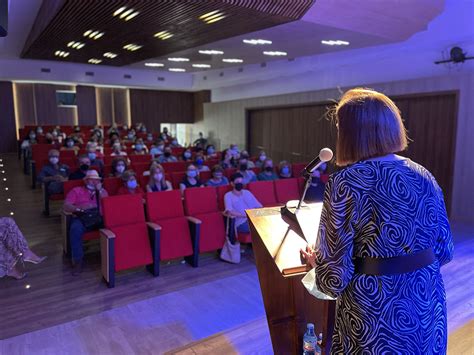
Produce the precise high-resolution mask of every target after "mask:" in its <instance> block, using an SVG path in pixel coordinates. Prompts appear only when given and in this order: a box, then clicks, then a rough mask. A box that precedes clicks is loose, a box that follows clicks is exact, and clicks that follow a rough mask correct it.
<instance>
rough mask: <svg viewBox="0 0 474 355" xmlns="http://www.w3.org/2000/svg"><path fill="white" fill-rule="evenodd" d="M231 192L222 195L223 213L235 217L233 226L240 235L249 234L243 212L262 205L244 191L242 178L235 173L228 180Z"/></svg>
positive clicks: (248, 192)
mask: <svg viewBox="0 0 474 355" xmlns="http://www.w3.org/2000/svg"><path fill="white" fill-rule="evenodd" d="M230 181H231V185H232V187H233V189H232V191H229V192H227V193H226V194H225V195H224V206H225V212H226V213H227V214H229V215H231V216H233V217H235V226H236V228H237V231H238V232H240V233H249V232H250V227H249V223H248V220H247V215H246V214H245V210H248V209H252V208H261V207H262V204H261V203H260V202H259V201H258V200H257V199H256V198H255V196H254V195H253V194H252V193H251V192H250V191H248V190H246V189H244V177H243V176H242V174H241V173H235V174H233V175H232V176H231V178H230Z"/></svg>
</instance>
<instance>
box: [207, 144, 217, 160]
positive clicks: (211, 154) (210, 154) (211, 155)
mask: <svg viewBox="0 0 474 355" xmlns="http://www.w3.org/2000/svg"><path fill="white" fill-rule="evenodd" d="M206 158H207V159H208V160H209V159H218V158H219V155H218V154H217V153H216V147H214V145H213V144H208V146H207V147H206Z"/></svg>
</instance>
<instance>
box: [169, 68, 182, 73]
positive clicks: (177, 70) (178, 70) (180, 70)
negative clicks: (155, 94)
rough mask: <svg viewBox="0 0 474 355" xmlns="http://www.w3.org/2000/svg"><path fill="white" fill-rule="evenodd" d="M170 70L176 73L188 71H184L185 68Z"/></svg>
mask: <svg viewBox="0 0 474 355" xmlns="http://www.w3.org/2000/svg"><path fill="white" fill-rule="evenodd" d="M168 70H169V71H175V72H184V71H186V69H183V68H169V69H168Z"/></svg>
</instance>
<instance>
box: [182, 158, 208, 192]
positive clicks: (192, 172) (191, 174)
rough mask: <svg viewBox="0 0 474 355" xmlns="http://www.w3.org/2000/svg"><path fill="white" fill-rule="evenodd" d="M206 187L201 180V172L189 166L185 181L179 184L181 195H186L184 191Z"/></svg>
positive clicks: (191, 165)
mask: <svg viewBox="0 0 474 355" xmlns="http://www.w3.org/2000/svg"><path fill="white" fill-rule="evenodd" d="M201 186H204V185H203V184H202V183H201V181H200V180H199V171H198V169H197V168H196V167H195V166H194V165H193V164H190V165H188V168H187V170H186V176H185V177H184V179H183V181H181V183H180V184H179V189H180V190H181V193H184V190H186V189H189V188H192V187H201Z"/></svg>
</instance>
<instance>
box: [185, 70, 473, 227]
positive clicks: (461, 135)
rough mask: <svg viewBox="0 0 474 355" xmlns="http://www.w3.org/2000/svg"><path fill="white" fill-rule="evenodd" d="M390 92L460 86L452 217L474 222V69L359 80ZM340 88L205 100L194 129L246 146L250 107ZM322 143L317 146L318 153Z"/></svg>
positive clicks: (309, 99)
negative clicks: (370, 81) (388, 79)
mask: <svg viewBox="0 0 474 355" xmlns="http://www.w3.org/2000/svg"><path fill="white" fill-rule="evenodd" d="M362 84H363V85H366V86H369V87H372V88H374V89H376V90H379V91H382V92H384V93H386V94H387V95H403V94H413V93H426V92H436V91H448V90H459V110H458V121H457V133H456V134H457V137H456V151H455V154H456V155H455V167H454V172H453V173H454V181H453V201H452V217H453V218H454V219H456V220H462V221H470V222H474V213H473V212H472V207H471V205H472V201H474V188H473V186H472V185H473V184H474V163H473V161H472V152H474V140H473V137H474V119H472V115H473V113H474V73H472V72H471V73H457V74H453V75H445V76H439V77H429V78H419V79H412V80H403V81H393V82H386V83H373V84H368V83H359V85H362ZM339 97H340V91H339V90H338V89H334V88H333V89H327V90H318V91H309V92H304V93H294V94H285V95H274V96H267V97H259V98H253V99H242V100H233V101H226V102H217V103H207V104H204V120H203V121H202V122H199V123H196V124H195V125H194V126H195V127H194V131H195V132H198V131H203V132H204V134H205V135H206V136H209V138H210V140H211V141H213V142H214V143H215V144H216V145H217V146H218V148H220V149H222V148H225V147H227V146H228V145H229V144H230V143H237V144H239V146H240V147H242V148H243V147H245V146H246V143H247V142H246V137H245V133H246V127H245V124H246V122H245V114H246V110H247V109H250V108H257V107H269V106H279V105H289V104H307V103H317V102H321V101H327V100H328V99H338V98H339ZM320 148H321V147H314V149H315V155H316V152H318V151H319V149H320Z"/></svg>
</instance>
